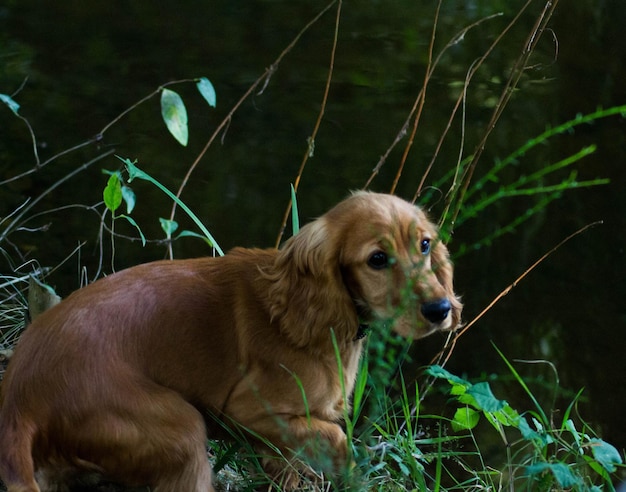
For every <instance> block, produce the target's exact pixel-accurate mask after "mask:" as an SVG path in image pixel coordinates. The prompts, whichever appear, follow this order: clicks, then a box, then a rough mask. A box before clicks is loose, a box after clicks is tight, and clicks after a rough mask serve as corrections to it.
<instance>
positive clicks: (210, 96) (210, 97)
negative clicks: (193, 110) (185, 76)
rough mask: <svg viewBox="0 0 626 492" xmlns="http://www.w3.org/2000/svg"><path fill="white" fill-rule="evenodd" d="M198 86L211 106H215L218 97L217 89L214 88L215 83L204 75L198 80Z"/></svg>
mask: <svg viewBox="0 0 626 492" xmlns="http://www.w3.org/2000/svg"><path fill="white" fill-rule="evenodd" d="M196 87H197V88H198V90H199V91H200V94H202V97H204V99H206V102H208V103H209V106H211V107H213V108H214V107H215V104H216V100H217V98H216V95H215V89H214V88H213V84H211V81H210V80H209V79H207V78H206V77H202V78H201V79H200V80H198V83H197V84H196Z"/></svg>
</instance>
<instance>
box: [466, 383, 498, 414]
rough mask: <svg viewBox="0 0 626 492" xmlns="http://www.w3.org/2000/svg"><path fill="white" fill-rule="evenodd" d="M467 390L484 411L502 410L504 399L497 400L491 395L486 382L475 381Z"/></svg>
mask: <svg viewBox="0 0 626 492" xmlns="http://www.w3.org/2000/svg"><path fill="white" fill-rule="evenodd" d="M467 392H468V393H469V394H470V395H472V396H473V397H474V399H475V400H476V403H477V404H478V405H479V408H480V409H481V410H484V411H485V412H491V413H493V412H497V411H498V410H502V409H503V408H504V406H505V404H506V402H505V401H502V400H498V399H497V398H496V397H495V396H494V395H493V393H492V392H491V388H490V387H489V383H487V382H482V383H476V384H474V385H473V386H472V387H471V388H468V390H467Z"/></svg>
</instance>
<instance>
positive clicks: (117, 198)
mask: <svg viewBox="0 0 626 492" xmlns="http://www.w3.org/2000/svg"><path fill="white" fill-rule="evenodd" d="M102 198H103V199H104V204H105V205H106V207H107V208H108V209H109V210H110V211H111V212H115V211H116V210H117V209H118V208H119V206H120V205H121V204H122V185H121V183H120V178H119V177H118V176H117V174H115V173H113V174H111V176H109V181H108V182H107V185H106V187H105V188H104V191H103V192H102Z"/></svg>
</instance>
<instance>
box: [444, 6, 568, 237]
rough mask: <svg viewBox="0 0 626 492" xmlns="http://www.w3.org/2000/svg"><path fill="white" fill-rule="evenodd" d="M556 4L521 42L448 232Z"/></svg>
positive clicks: (463, 182)
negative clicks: (519, 52) (517, 55)
mask: <svg viewBox="0 0 626 492" xmlns="http://www.w3.org/2000/svg"><path fill="white" fill-rule="evenodd" d="M531 1H532V0H528V1H527V2H526V4H525V5H524V7H522V9H521V10H520V11H519V12H518V13H517V15H516V16H515V18H514V19H513V20H512V21H511V24H510V25H509V26H508V27H510V26H511V25H513V24H514V23H515V22H516V21H517V19H518V18H519V17H520V16H521V15H522V12H523V11H524V10H525V9H526V8H527V7H528V5H529V4H530V3H531ZM557 4H558V0H547V1H546V3H545V5H544V8H543V10H542V11H541V14H540V15H539V17H538V18H537V21H536V22H535V24H534V26H533V28H532V30H531V32H530V34H529V35H528V38H527V39H526V41H525V42H524V46H523V48H522V52H521V54H520V56H519V57H518V59H517V61H516V62H515V65H514V67H513V69H512V71H511V76H510V77H509V79H508V80H507V83H506V85H505V87H504V89H503V91H502V94H501V95H500V99H499V100H498V103H497V104H496V107H495V109H494V111H493V113H492V115H491V119H490V121H489V123H488V124H487V126H486V128H485V132H484V134H483V136H482V138H481V140H480V142H479V143H478V145H477V146H476V149H475V151H474V154H473V156H472V160H471V161H470V163H469V165H468V166H467V168H466V169H465V171H464V174H463V177H462V179H461V185H460V190H459V193H458V198H457V199H456V204H455V208H454V212H453V213H452V218H451V219H450V230H451V231H452V229H453V226H454V222H455V220H456V218H457V216H458V214H459V212H460V210H461V206H462V205H463V199H464V197H465V193H466V192H467V190H468V188H469V184H470V182H471V180H472V176H473V174H474V170H475V169H476V165H477V164H478V161H479V159H480V157H481V156H482V153H483V150H484V149H485V146H486V143H487V139H488V138H489V136H490V135H491V132H492V131H493V129H494V128H495V126H496V124H497V122H498V120H499V119H500V116H501V115H502V113H503V112H504V108H505V107H506V105H507V103H508V102H509V100H510V98H511V95H512V94H513V90H514V89H515V87H517V84H518V82H519V80H520V78H521V76H522V74H523V73H524V70H525V69H526V68H527V66H528V60H529V58H530V56H531V54H532V53H533V51H534V49H535V47H536V46H537V43H538V42H539V39H540V38H541V35H542V34H543V32H544V31H545V30H546V26H547V24H548V22H549V21H550V18H551V17H552V14H553V13H554V10H555V9H556V6H557ZM508 27H507V29H508ZM456 191H457V190H456V188H451V189H450V192H449V194H448V200H447V203H446V209H445V211H444V213H443V214H442V222H444V221H445V219H446V217H447V214H448V212H449V210H450V207H451V206H452V201H453V200H454V198H455V196H456V195H457V193H456Z"/></svg>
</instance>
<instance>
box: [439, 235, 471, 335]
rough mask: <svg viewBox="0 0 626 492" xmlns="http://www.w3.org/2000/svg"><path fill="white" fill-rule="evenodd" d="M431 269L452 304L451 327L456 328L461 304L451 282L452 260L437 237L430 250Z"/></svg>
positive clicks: (459, 320) (459, 319)
mask: <svg viewBox="0 0 626 492" xmlns="http://www.w3.org/2000/svg"><path fill="white" fill-rule="evenodd" d="M431 262H432V265H431V267H432V269H433V272H434V273H435V275H436V277H437V280H439V283H440V284H441V285H442V286H443V288H444V289H445V291H446V297H447V298H448V300H449V301H450V304H451V305H452V311H451V315H452V329H454V328H456V327H457V326H458V324H459V323H460V322H461V310H462V309H463V304H461V301H460V299H459V297H458V296H457V295H456V294H455V293H454V285H453V283H452V279H453V271H454V268H453V266H452V261H451V260H450V254H449V253H448V248H447V247H446V245H445V244H443V242H442V241H441V239H438V240H437V241H436V242H435V244H434V247H433V249H432V251H431Z"/></svg>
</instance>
